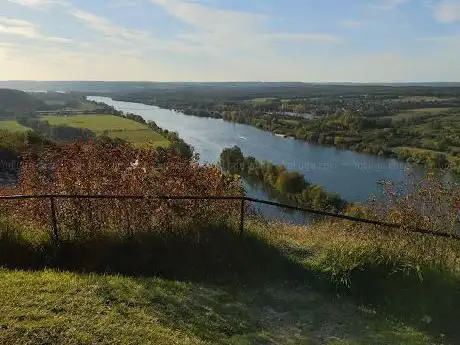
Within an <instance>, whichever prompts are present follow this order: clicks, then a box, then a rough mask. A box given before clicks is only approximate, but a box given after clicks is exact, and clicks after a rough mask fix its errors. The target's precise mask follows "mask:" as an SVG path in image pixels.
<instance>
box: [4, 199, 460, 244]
mask: <svg viewBox="0 0 460 345" xmlns="http://www.w3.org/2000/svg"><path fill="white" fill-rule="evenodd" d="M49 198H55V199H119V200H143V199H147V200H217V201H218V200H239V201H249V202H254V203H258V204H263V205H270V206H276V207H280V208H284V209H289V210H294V211H300V212H308V213H312V214H317V215H321V216H327V217H332V218H337V219H345V220H349V221H352V222H357V223H364V224H372V225H379V226H384V227H388V228H393V229H401V228H404V226H403V225H401V224H394V223H387V222H382V221H378V220H373V219H366V218H358V217H353V216H347V215H343V214H337V213H332V212H326V211H321V210H316V209H312V208H302V207H297V206H292V205H287V204H281V203H277V202H272V201H267V200H260V199H255V198H250V197H243V196H191V195H183V196H177V195H176V196H165V195H152V196H150V195H68V194H51V195H7V196H0V200H27V199H29V200H30V199H49ZM408 230H409V231H411V232H414V233H419V234H423V235H432V236H437V237H445V238H453V239H457V240H460V236H457V235H452V234H447V233H442V232H437V231H432V230H426V229H419V228H408Z"/></svg>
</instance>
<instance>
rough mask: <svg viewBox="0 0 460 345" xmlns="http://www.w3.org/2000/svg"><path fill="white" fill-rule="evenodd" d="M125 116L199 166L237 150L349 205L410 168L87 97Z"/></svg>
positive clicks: (225, 124) (258, 191) (245, 128)
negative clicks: (174, 136)
mask: <svg viewBox="0 0 460 345" xmlns="http://www.w3.org/2000/svg"><path fill="white" fill-rule="evenodd" d="M88 99H89V100H93V101H97V102H103V103H106V104H108V105H111V106H113V107H115V108H116V109H117V110H121V111H123V112H131V113H135V114H137V115H141V116H142V117H143V118H144V119H145V120H152V121H155V122H156V123H157V124H158V126H160V127H162V128H164V129H168V130H171V131H175V132H177V133H178V134H179V136H180V137H181V138H182V139H184V140H185V141H186V142H187V143H188V144H190V145H192V146H193V147H194V148H195V151H196V152H198V153H199V154H200V160H201V162H202V163H216V162H218V160H219V155H220V153H221V152H222V150H223V149H224V148H227V147H231V146H234V145H238V146H239V147H240V148H241V150H242V151H243V154H244V155H245V156H253V157H255V158H256V159H258V160H267V161H270V162H272V163H275V164H283V165H285V166H286V167H287V168H288V170H295V171H298V172H300V173H302V174H304V175H305V177H306V179H307V180H308V181H310V182H312V183H314V184H317V185H320V186H322V187H323V188H324V189H326V190H327V191H329V192H334V193H338V194H340V196H341V197H342V198H344V199H346V200H349V201H365V200H367V199H368V198H369V196H370V195H371V194H377V193H378V192H379V188H378V184H377V182H378V181H382V180H392V181H402V180H404V179H405V177H406V173H407V170H409V169H410V166H409V165H408V164H405V163H402V162H400V161H397V160H395V159H390V158H384V157H378V156H373V155H367V154H362V153H356V152H352V151H348V150H340V149H337V148H333V147H325V146H321V145H316V144H312V143H307V142H303V141H299V140H295V139H289V138H282V137H277V136H275V135H273V134H271V133H270V132H266V131H262V130H259V129H257V128H254V127H251V126H248V125H243V124H236V123H231V122H226V121H223V120H220V119H212V118H201V117H195V116H188V115H184V114H182V113H179V112H175V111H172V110H167V109H161V108H158V107H155V106H150V105H145V104H139V103H129V102H120V101H114V100H112V99H111V98H107V97H88ZM247 188H248V194H249V195H250V196H253V197H257V198H264V199H266V198H267V195H266V194H265V193H264V192H263V191H262V190H261V189H257V188H254V187H249V186H247Z"/></svg>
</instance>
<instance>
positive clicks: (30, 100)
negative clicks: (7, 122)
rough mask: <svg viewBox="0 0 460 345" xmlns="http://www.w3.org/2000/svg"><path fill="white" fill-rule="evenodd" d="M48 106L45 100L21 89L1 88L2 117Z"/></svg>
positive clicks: (0, 110) (0, 109) (0, 112)
mask: <svg viewBox="0 0 460 345" xmlns="http://www.w3.org/2000/svg"><path fill="white" fill-rule="evenodd" d="M43 108H46V105H45V103H44V102H42V101H40V100H39V99H37V98H35V97H33V96H31V95H29V94H27V93H25V92H22V91H19V90H10V89H0V117H8V116H15V115H17V114H21V115H22V114H23V113H24V112H28V111H35V110H39V109H43Z"/></svg>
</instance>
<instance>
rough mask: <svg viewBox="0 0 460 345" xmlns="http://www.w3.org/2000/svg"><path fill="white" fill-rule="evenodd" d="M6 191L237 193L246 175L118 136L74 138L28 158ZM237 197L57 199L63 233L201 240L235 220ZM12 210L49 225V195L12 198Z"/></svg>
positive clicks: (65, 235) (20, 216)
mask: <svg viewBox="0 0 460 345" xmlns="http://www.w3.org/2000/svg"><path fill="white" fill-rule="evenodd" d="M3 193H4V194H12V193H16V194H23V195H50V194H54V195H138V196H139V195H142V196H151V197H154V196H237V195H240V193H241V186H240V181H239V180H236V179H234V178H228V177H226V176H225V175H223V174H222V173H221V171H220V170H219V169H218V168H217V167H215V166H206V165H205V166H203V165H199V164H198V163H196V162H194V161H190V160H187V159H184V158H181V157H176V156H172V155H171V154H170V153H168V152H166V151H162V150H156V151H155V150H149V149H142V148H134V147H132V146H130V145H128V144H120V143H117V144H114V143H113V142H103V141H98V142H90V143H81V142H79V143H70V144H65V145H61V146H59V147H55V148H50V149H48V150H43V151H41V152H39V153H38V154H33V155H32V154H31V155H27V156H25V157H24V159H23V161H22V163H21V177H20V184H19V185H18V186H17V187H16V188H15V189H14V190H8V191H3ZM237 210H239V203H237V202H235V201H220V200H219V201H203V200H174V201H171V200H170V201H168V200H161V201H159V200H153V199H148V198H146V199H141V200H133V199H124V200H114V199H110V200H109V199H97V200H94V199H91V200H90V199H82V198H80V199H64V198H57V199H56V211H57V219H58V225H59V231H60V235H61V237H62V238H64V239H65V238H67V239H69V240H70V239H74V238H79V237H80V238H81V237H83V238H89V237H92V236H96V235H101V234H102V233H104V232H110V233H113V232H115V233H118V234H120V235H128V236H130V235H133V234H135V233H136V232H146V231H148V232H152V231H155V232H171V231H176V232H177V231H180V232H183V233H184V234H187V235H193V236H194V237H195V238H196V239H197V240H198V241H199V229H200V228H201V227H205V226H206V225H208V224H216V223H219V222H225V221H227V220H228V219H231V218H232V217H233V216H234V215H235V214H236V213H235V212H237ZM6 211H7V212H8V214H10V215H11V216H13V217H16V218H17V219H18V220H21V221H23V220H26V221H30V222H32V223H34V224H36V225H42V226H43V227H44V228H50V224H51V211H50V200H49V199H43V200H27V201H25V200H21V201H14V202H9V207H7V210H6Z"/></svg>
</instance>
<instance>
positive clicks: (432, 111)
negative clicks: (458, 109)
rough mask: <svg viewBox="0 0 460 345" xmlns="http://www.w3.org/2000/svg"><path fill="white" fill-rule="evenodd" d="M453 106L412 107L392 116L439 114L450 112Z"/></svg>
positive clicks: (415, 116) (410, 116)
mask: <svg viewBox="0 0 460 345" xmlns="http://www.w3.org/2000/svg"><path fill="white" fill-rule="evenodd" d="M451 109H452V108H420V109H411V110H406V111H403V112H400V113H399V114H397V115H396V116H392V117H391V118H394V119H411V118H417V117H420V116H424V115H438V114H442V113H446V112H449V111H450V110H451Z"/></svg>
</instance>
